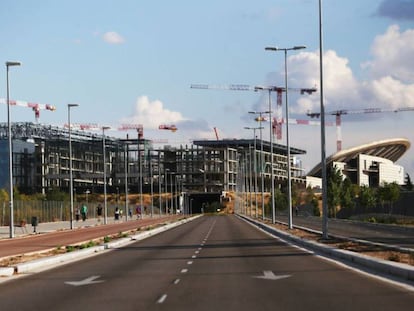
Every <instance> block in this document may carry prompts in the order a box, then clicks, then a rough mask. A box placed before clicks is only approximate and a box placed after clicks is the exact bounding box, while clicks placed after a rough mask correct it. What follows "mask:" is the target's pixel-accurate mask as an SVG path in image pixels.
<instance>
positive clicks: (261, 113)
mask: <svg viewBox="0 0 414 311" xmlns="http://www.w3.org/2000/svg"><path fill="white" fill-rule="evenodd" d="M249 113H251V114H258V115H259V116H258V117H257V118H255V120H256V121H258V122H259V128H260V173H261V174H260V175H261V182H262V183H261V188H262V192H261V193H262V220H264V219H265V212H264V160H263V138H262V129H263V128H264V127H262V122H263V121H265V118H264V117H263V114H268V113H269V111H249Z"/></svg>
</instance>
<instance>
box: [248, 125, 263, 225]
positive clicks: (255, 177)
mask: <svg viewBox="0 0 414 311" xmlns="http://www.w3.org/2000/svg"><path fill="white" fill-rule="evenodd" d="M244 128H245V129H246V130H253V137H254V147H253V149H254V152H253V154H254V158H253V166H254V201H255V207H256V218H257V217H258V213H257V163H256V150H257V147H256V145H257V144H256V130H260V133H261V132H262V129H263V127H262V126H259V127H247V126H246V127H244ZM262 147H263V144H262ZM260 156H261V155H260ZM262 196H263V193H262ZM262 207H263V206H262Z"/></svg>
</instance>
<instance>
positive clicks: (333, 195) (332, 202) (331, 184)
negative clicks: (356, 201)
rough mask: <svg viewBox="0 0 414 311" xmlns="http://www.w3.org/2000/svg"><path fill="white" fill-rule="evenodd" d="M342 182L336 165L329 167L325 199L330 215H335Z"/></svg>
mask: <svg viewBox="0 0 414 311" xmlns="http://www.w3.org/2000/svg"><path fill="white" fill-rule="evenodd" d="M342 183H343V180H342V175H341V173H340V171H339V169H338V168H336V167H331V169H330V170H329V172H328V189H327V190H328V191H327V201H328V208H329V215H330V216H334V217H335V216H336V209H337V208H338V207H339V206H340V204H341V195H342Z"/></svg>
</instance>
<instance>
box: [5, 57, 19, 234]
mask: <svg viewBox="0 0 414 311" xmlns="http://www.w3.org/2000/svg"><path fill="white" fill-rule="evenodd" d="M20 65H21V63H20V62H10V61H9V62H6V83H7V127H8V133H9V134H8V135H9V137H8V138H9V183H10V185H9V186H10V195H9V205H10V238H14V218H13V213H14V210H13V149H12V131H11V123H10V85H9V67H12V66H20Z"/></svg>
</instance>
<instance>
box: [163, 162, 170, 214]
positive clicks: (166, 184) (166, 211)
mask: <svg viewBox="0 0 414 311" xmlns="http://www.w3.org/2000/svg"><path fill="white" fill-rule="evenodd" d="M169 171H170V169H169V168H166V169H165V173H164V181H165V215H167V216H168V214H169V213H168V172H169Z"/></svg>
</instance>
